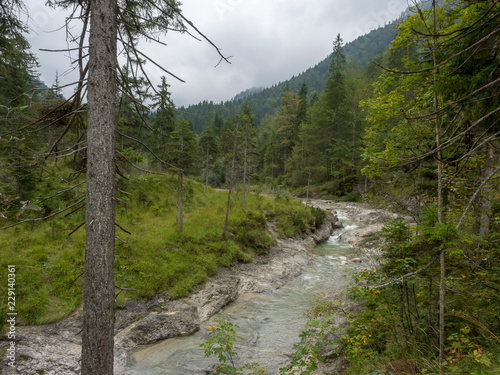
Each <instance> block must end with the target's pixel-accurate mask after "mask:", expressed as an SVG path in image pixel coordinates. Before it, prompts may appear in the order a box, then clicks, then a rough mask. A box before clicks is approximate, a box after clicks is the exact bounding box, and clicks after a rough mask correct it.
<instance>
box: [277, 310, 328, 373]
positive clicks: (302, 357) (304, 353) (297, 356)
mask: <svg viewBox="0 0 500 375" xmlns="http://www.w3.org/2000/svg"><path fill="white" fill-rule="evenodd" d="M330 321H331V317H328V318H325V319H313V320H310V321H309V322H307V327H306V330H305V331H302V332H301V333H300V335H299V337H300V341H299V342H298V343H297V344H295V345H294V346H293V347H294V349H296V351H295V352H294V353H293V355H292V360H291V362H290V365H287V366H285V367H282V368H280V375H287V374H293V375H309V374H312V373H313V372H314V371H315V370H317V369H318V364H319V362H323V360H324V359H323V357H322V356H321V345H322V344H324V343H326V342H327V336H328V335H329V334H331V333H333V332H335V331H336V330H337V329H336V328H332V325H331V324H330Z"/></svg>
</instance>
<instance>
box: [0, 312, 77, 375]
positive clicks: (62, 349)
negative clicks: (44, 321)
mask: <svg viewBox="0 0 500 375" xmlns="http://www.w3.org/2000/svg"><path fill="white" fill-rule="evenodd" d="M80 333H81V317H80V316H79V314H73V315H72V316H70V317H69V318H67V319H65V320H63V321H62V322H59V323H55V324H51V325H46V326H34V327H22V326H18V327H16V368H13V367H11V366H7V362H6V359H5V358H4V359H3V360H2V368H3V370H2V372H1V373H2V374H3V375H18V374H22V375H38V374H44V375H60V374H65V375H73V374H79V373H80V363H79V361H80V358H81V334H80ZM0 340H1V341H0V343H1V344H0V350H1V348H2V347H4V346H5V345H4V344H6V343H7V341H4V340H7V338H6V337H5V336H3V337H1V338H0Z"/></svg>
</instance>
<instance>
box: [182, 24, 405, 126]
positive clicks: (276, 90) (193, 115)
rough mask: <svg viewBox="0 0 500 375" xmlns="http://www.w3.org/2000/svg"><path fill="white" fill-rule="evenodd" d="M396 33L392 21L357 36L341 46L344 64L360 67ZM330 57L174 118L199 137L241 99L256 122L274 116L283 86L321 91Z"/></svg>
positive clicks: (185, 109) (311, 92)
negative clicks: (265, 85)
mask: <svg viewBox="0 0 500 375" xmlns="http://www.w3.org/2000/svg"><path fill="white" fill-rule="evenodd" d="M396 34H397V28H396V22H392V23H390V24H387V25H385V26H381V27H379V28H378V29H375V30H372V31H371V32H369V33H368V34H366V35H363V36H360V37H358V38H357V39H355V40H354V41H352V42H350V43H347V44H346V45H345V46H344V53H345V56H346V59H347V62H348V64H349V65H351V66H357V67H359V68H364V67H365V66H366V64H367V63H368V62H369V61H370V60H372V59H373V58H374V57H376V56H377V55H379V54H380V53H381V52H383V51H385V50H386V49H387V48H388V46H389V44H390V43H391V41H392V40H393V39H394V38H395V36H396ZM330 61H331V56H330V55H329V56H328V57H326V58H325V59H324V60H323V61H321V62H319V63H318V64H316V65H315V66H314V67H311V68H309V69H307V70H306V71H304V72H302V73H301V74H299V75H297V76H293V77H292V78H290V79H289V80H287V81H284V82H280V83H278V84H276V85H273V86H271V87H268V88H251V89H248V90H245V91H243V92H241V93H239V94H238V95H236V96H235V97H234V98H233V99H232V100H228V101H226V102H221V103H214V102H212V101H210V102H209V101H203V102H200V103H198V104H194V105H190V106H188V107H180V108H179V109H178V111H177V116H178V118H181V119H185V120H187V121H190V122H191V123H192V124H193V129H194V131H195V132H196V133H198V134H200V133H201V132H202V131H203V129H204V128H205V127H206V126H208V125H210V124H211V121H213V119H214V117H215V114H218V115H219V116H221V117H222V118H228V117H230V116H232V115H234V114H236V113H237V112H238V111H239V109H240V108H241V105H242V104H243V102H244V100H247V101H248V102H249V104H250V106H251V108H252V111H253V114H254V116H255V118H256V120H257V123H260V121H261V120H262V119H263V118H264V117H265V116H266V115H268V114H269V115H270V114H274V113H275V112H276V110H277V108H278V107H279V105H280V99H281V95H282V93H283V91H284V89H285V87H286V85H288V87H289V88H290V90H292V91H298V90H299V89H300V87H301V86H302V83H303V82H305V83H306V85H307V88H308V97H309V98H311V97H312V96H314V95H315V94H317V95H319V94H321V93H322V92H323V90H324V86H325V83H326V81H327V78H328V70H329V67H330Z"/></svg>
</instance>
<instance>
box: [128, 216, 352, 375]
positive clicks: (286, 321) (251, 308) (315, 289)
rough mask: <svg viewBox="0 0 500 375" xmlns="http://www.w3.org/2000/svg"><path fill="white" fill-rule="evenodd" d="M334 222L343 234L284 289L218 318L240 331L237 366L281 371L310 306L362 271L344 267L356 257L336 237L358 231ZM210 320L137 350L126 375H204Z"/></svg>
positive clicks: (243, 301) (246, 298)
mask: <svg viewBox="0 0 500 375" xmlns="http://www.w3.org/2000/svg"><path fill="white" fill-rule="evenodd" d="M338 217H339V218H340V219H341V220H342V221H343V222H344V226H345V228H342V229H339V230H337V231H336V232H335V233H334V234H333V235H332V236H331V237H330V238H329V240H328V241H327V242H326V243H324V244H322V245H319V246H317V247H315V248H314V249H312V250H311V252H312V254H313V257H312V258H313V259H312V262H311V264H310V265H309V266H308V267H307V268H306V269H305V270H304V271H303V272H302V274H301V275H300V276H299V277H297V278H295V279H294V280H293V281H291V282H290V283H288V284H286V285H285V286H284V287H282V288H280V289H278V290H275V291H273V292H269V293H249V294H245V295H242V296H241V297H240V298H239V299H238V300H237V301H236V302H234V303H232V304H231V305H229V306H228V307H227V308H225V309H224V310H223V312H222V313H220V314H217V315H216V316H214V317H213V318H216V317H218V316H223V317H224V318H225V319H226V320H228V321H230V322H232V323H234V324H236V325H238V326H239V327H240V328H239V329H238V330H237V335H238V336H240V337H242V338H243V339H244V341H241V342H239V343H238V344H237V346H236V351H237V352H238V353H239V358H238V364H237V365H241V364H243V363H250V362H258V363H259V364H260V365H261V366H263V367H264V368H266V369H267V372H268V373H269V374H278V373H279V368H280V367H282V366H284V365H286V364H288V363H289V362H290V355H291V353H293V351H294V350H293V344H294V343H297V342H298V341H299V336H298V335H299V334H300V332H301V331H302V330H304V327H305V323H306V321H307V319H306V318H305V317H304V312H305V311H306V310H307V309H308V308H310V307H312V306H314V304H315V303H316V302H317V301H318V299H319V298H320V297H321V295H322V294H323V293H324V292H327V291H328V292H331V291H341V290H342V289H344V288H345V286H346V284H347V283H348V278H347V277H345V276H346V275H347V274H348V273H350V271H352V270H353V269H356V268H361V265H356V264H353V263H351V262H348V261H347V260H348V259H351V258H353V257H355V256H356V255H355V249H354V248H352V247H351V246H349V245H347V244H345V243H342V242H341V241H340V240H339V235H340V234H341V233H342V232H344V231H346V230H349V229H353V228H355V227H356V226H355V225H352V223H350V222H349V220H348V219H347V217H346V215H345V213H344V212H342V211H339V212H338ZM213 318H212V319H210V320H209V321H207V322H205V323H203V324H202V325H201V326H200V330H199V331H198V332H197V333H195V334H193V335H191V336H189V337H180V338H173V339H168V340H165V341H163V342H161V343H158V344H155V345H151V346H148V347H143V348H140V349H139V350H137V351H135V352H134V353H132V355H131V358H130V359H131V360H130V363H129V367H128V368H127V372H126V374H127V375H188V374H193V375H194V374H196V375H197V374H200V375H202V374H205V373H206V372H205V371H204V370H205V369H207V368H208V367H209V366H210V365H212V364H214V363H216V362H217V359H216V358H215V357H212V358H205V357H204V351H203V349H202V348H201V347H200V344H202V343H203V342H204V341H205V340H206V338H207V337H208V335H209V333H210V331H209V330H208V327H209V326H210V325H211V324H212V322H213Z"/></svg>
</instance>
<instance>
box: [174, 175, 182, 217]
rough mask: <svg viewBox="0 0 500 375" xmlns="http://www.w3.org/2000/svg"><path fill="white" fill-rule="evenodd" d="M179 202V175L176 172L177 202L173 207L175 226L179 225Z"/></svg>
mask: <svg viewBox="0 0 500 375" xmlns="http://www.w3.org/2000/svg"><path fill="white" fill-rule="evenodd" d="M180 202H181V175H180V171H177V202H176V206H175V225H177V224H179V207H180Z"/></svg>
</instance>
